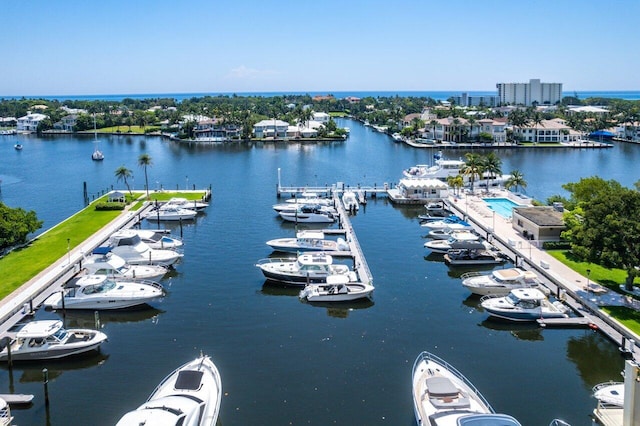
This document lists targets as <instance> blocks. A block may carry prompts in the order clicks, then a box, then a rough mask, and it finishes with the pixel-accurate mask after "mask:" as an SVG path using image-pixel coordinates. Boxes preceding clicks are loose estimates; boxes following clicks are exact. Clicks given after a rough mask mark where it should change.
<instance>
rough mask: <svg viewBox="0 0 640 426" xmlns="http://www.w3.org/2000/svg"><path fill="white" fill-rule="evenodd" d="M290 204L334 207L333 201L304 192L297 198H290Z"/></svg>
mask: <svg viewBox="0 0 640 426" xmlns="http://www.w3.org/2000/svg"><path fill="white" fill-rule="evenodd" d="M286 202H287V203H289V204H319V205H321V206H333V199H331V198H325V197H319V196H318V194H316V193H315V192H303V193H302V194H300V195H299V196H297V197H294V198H289V199H288V200H287V201H286Z"/></svg>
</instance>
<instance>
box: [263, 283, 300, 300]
mask: <svg viewBox="0 0 640 426" xmlns="http://www.w3.org/2000/svg"><path fill="white" fill-rule="evenodd" d="M300 290H302V286H287V285H283V284H282V283H279V282H276V281H271V280H266V281H265V282H264V284H263V285H262V290H261V293H262V294H264V295H265V296H295V297H298V294H300Z"/></svg>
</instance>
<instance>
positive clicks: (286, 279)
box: [256, 253, 357, 286]
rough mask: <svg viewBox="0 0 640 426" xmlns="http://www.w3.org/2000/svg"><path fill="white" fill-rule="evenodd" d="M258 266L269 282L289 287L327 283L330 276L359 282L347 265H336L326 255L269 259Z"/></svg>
mask: <svg viewBox="0 0 640 426" xmlns="http://www.w3.org/2000/svg"><path fill="white" fill-rule="evenodd" d="M256 266H257V267H258V268H260V270H261V271H262V274H263V275H264V276H265V278H267V279H268V280H272V281H277V282H280V283H283V284H289V285H298V286H304V285H305V284H318V283H326V282H327V277H328V276H330V275H346V276H347V277H348V278H349V281H350V282H355V281H357V274H356V273H355V272H354V271H352V270H351V269H350V268H349V267H348V266H347V265H342V264H334V263H333V258H332V257H331V255H329V254H326V253H305V254H301V255H300V256H298V257H297V258H296V259H277V258H267V259H262V260H260V261H258V263H257V264H256Z"/></svg>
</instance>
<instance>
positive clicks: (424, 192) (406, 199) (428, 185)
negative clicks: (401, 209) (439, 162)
mask: <svg viewBox="0 0 640 426" xmlns="http://www.w3.org/2000/svg"><path fill="white" fill-rule="evenodd" d="M387 194H388V195H389V199H390V200H391V201H392V202H393V203H397V204H422V203H426V202H429V201H438V200H443V199H445V198H447V197H448V196H449V185H447V184H446V183H445V182H442V181H441V180H438V179H400V182H399V183H398V185H397V186H396V187H395V188H392V189H389V190H388V191H387Z"/></svg>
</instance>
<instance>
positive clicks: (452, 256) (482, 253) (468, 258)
mask: <svg viewBox="0 0 640 426" xmlns="http://www.w3.org/2000/svg"><path fill="white" fill-rule="evenodd" d="M505 260H506V259H505V258H504V256H502V255H501V254H500V252H498V251H497V250H494V249H493V248H492V249H489V250H487V249H486V248H485V246H484V245H483V248H481V249H478V248H461V249H451V250H449V251H448V252H447V253H446V254H445V255H444V261H445V262H446V263H447V264H449V265H491V264H499V263H504V262H505Z"/></svg>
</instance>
